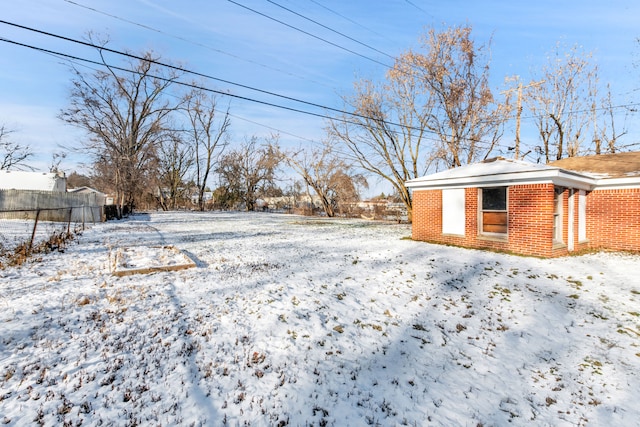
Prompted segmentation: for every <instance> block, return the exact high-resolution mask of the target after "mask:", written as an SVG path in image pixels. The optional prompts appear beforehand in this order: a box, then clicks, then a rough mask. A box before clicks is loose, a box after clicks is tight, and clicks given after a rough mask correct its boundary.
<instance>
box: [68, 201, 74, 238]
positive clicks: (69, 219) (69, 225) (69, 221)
mask: <svg viewBox="0 0 640 427" xmlns="http://www.w3.org/2000/svg"><path fill="white" fill-rule="evenodd" d="M72 213H73V206H72V207H70V208H69V217H68V218H67V236H68V235H69V232H70V230H71V214H72Z"/></svg>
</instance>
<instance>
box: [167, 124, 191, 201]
mask: <svg viewBox="0 0 640 427" xmlns="http://www.w3.org/2000/svg"><path fill="white" fill-rule="evenodd" d="M167 136H168V138H167V139H166V140H165V141H163V143H162V144H161V145H160V153H159V159H158V160H159V162H158V165H159V184H160V185H159V186H158V190H159V199H160V204H161V206H162V208H163V210H167V208H168V207H170V208H171V209H176V207H177V203H178V200H179V199H181V198H184V197H185V196H186V194H185V192H186V191H187V188H186V187H185V176H186V174H187V172H188V171H189V170H190V169H191V166H193V162H194V157H193V147H191V146H190V145H188V144H185V142H184V141H183V140H182V139H181V138H180V136H179V134H178V133H177V132H171V133H169V134H168V135H167ZM165 190H166V191H167V196H168V198H169V206H167V204H166V201H165V200H164V198H165V193H164V191H165Z"/></svg>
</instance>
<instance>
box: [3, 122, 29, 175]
mask: <svg viewBox="0 0 640 427" xmlns="http://www.w3.org/2000/svg"><path fill="white" fill-rule="evenodd" d="M11 133H13V131H11V130H9V129H7V128H6V127H5V126H4V125H2V126H0V170H11V169H18V170H21V169H29V170H33V168H32V167H31V166H29V165H27V164H26V163H25V162H26V161H27V160H28V159H29V158H30V157H32V156H33V152H32V151H31V148H30V147H29V146H28V145H21V144H19V143H17V142H12V141H10V140H8V136H9V135H10V134H11Z"/></svg>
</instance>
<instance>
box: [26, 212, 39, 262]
mask: <svg viewBox="0 0 640 427" xmlns="http://www.w3.org/2000/svg"><path fill="white" fill-rule="evenodd" d="M39 216H40V209H37V210H36V219H35V221H33V231H32V232H31V240H29V251H28V252H31V248H32V247H33V239H35V237H36V228H37V227H38V217H39Z"/></svg>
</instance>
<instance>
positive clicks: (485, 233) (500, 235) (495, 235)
mask: <svg viewBox="0 0 640 427" xmlns="http://www.w3.org/2000/svg"><path fill="white" fill-rule="evenodd" d="M499 187H503V188H504V189H505V205H506V208H507V209H506V210H503V211H499V210H491V209H488V210H486V211H485V210H483V209H482V190H483V189H485V188H487V189H488V188H499ZM483 212H506V214H507V231H506V232H505V233H496V232H490V231H483V229H484V224H483V221H482V213H483ZM478 235H479V236H485V237H491V238H498V239H501V240H502V239H506V238H508V236H509V187H507V186H500V185H499V186H490V187H478Z"/></svg>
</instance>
